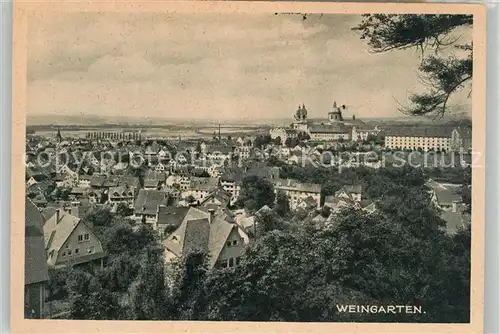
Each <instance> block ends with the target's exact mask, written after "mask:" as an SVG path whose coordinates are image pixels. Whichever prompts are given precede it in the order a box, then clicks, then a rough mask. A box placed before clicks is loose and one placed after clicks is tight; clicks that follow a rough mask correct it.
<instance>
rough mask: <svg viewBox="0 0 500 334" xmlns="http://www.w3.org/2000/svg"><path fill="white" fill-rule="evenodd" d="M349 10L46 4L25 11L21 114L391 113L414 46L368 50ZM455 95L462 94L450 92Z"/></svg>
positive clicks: (414, 81)
mask: <svg viewBox="0 0 500 334" xmlns="http://www.w3.org/2000/svg"><path fill="white" fill-rule="evenodd" d="M360 21H361V17H360V16H359V15H337V14H325V15H309V16H308V17H307V19H306V20H302V17H301V16H299V15H285V14H280V15H274V14H273V15H271V14H261V13H259V14H243V13H242V14H230V15H229V14H219V15H217V14H208V13H207V14H203V13H198V14H185V13H183V14H169V13H161V14H154V13H57V12H52V11H51V12H50V13H49V12H44V13H43V14H40V13H38V14H33V15H32V16H31V17H29V21H28V74H27V75H28V81H27V93H28V115H29V116H40V115H51V116H58V115H99V116H114V117H116V116H118V117H138V116H140V117H145V118H148V117H150V118H158V117H165V118H175V119H210V120H231V119H238V120H242V119H243V120H244V119H272V118H276V119H283V118H291V117H292V115H293V113H294V112H295V110H296V109H297V106H298V105H299V104H305V105H306V107H307V109H308V111H309V116H310V117H312V118H326V117H327V113H328V111H330V109H331V106H332V104H333V101H336V102H337V103H338V104H345V105H346V106H347V109H348V112H347V114H348V116H350V115H352V114H355V115H356V117H358V118H368V117H370V118H371V117H395V116H401V114H400V113H399V112H398V110H397V107H398V102H399V103H405V101H407V98H408V94H409V92H411V91H418V90H419V89H421V86H420V83H419V79H418V74H417V67H418V65H419V64H420V61H421V53H420V51H417V50H413V49H411V50H405V51H393V52H387V53H382V54H375V53H370V52H369V48H368V46H367V44H366V41H364V40H361V39H360V36H359V33H358V32H355V31H352V30H351V28H352V27H354V26H356V25H357V23H359V22H360ZM458 103H459V104H460V103H465V104H467V103H469V102H467V101H465V102H463V101H462V100H460V101H458Z"/></svg>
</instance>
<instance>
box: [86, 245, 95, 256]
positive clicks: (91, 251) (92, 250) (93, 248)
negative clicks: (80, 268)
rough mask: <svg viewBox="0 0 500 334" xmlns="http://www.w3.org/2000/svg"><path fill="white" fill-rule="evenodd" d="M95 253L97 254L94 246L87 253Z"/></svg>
mask: <svg viewBox="0 0 500 334" xmlns="http://www.w3.org/2000/svg"><path fill="white" fill-rule="evenodd" d="M94 252H95V247H94V246H92V247H89V248H87V253H89V254H92V253H94Z"/></svg>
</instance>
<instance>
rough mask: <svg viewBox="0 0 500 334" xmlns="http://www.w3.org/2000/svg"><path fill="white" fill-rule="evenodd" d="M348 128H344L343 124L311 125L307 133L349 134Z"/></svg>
mask: <svg viewBox="0 0 500 334" xmlns="http://www.w3.org/2000/svg"><path fill="white" fill-rule="evenodd" d="M349 130H350V129H349V128H347V127H346V126H344V125H343V124H341V123H339V124H325V125H321V124H313V125H311V127H310V129H309V132H310V133H342V134H343V133H349Z"/></svg>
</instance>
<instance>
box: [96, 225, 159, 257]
mask: <svg viewBox="0 0 500 334" xmlns="http://www.w3.org/2000/svg"><path fill="white" fill-rule="evenodd" d="M101 241H102V243H103V246H104V249H105V250H106V252H107V253H108V254H109V255H120V254H122V253H124V252H128V253H130V254H131V255H133V256H135V255H137V254H139V253H141V252H142V251H143V250H144V249H146V248H147V247H150V246H153V245H155V243H156V241H157V236H156V233H155V232H154V231H153V229H152V228H151V227H149V226H147V225H139V226H133V221H131V220H117V221H116V222H115V223H114V224H113V225H112V226H111V227H109V228H108V229H107V230H106V231H105V232H104V233H103V236H102V238H101Z"/></svg>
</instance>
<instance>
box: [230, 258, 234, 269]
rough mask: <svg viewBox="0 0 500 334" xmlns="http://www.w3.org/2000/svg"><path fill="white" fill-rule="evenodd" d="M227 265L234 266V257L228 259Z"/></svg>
mask: <svg viewBox="0 0 500 334" xmlns="http://www.w3.org/2000/svg"><path fill="white" fill-rule="evenodd" d="M229 267H234V259H233V258H230V259H229Z"/></svg>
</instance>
